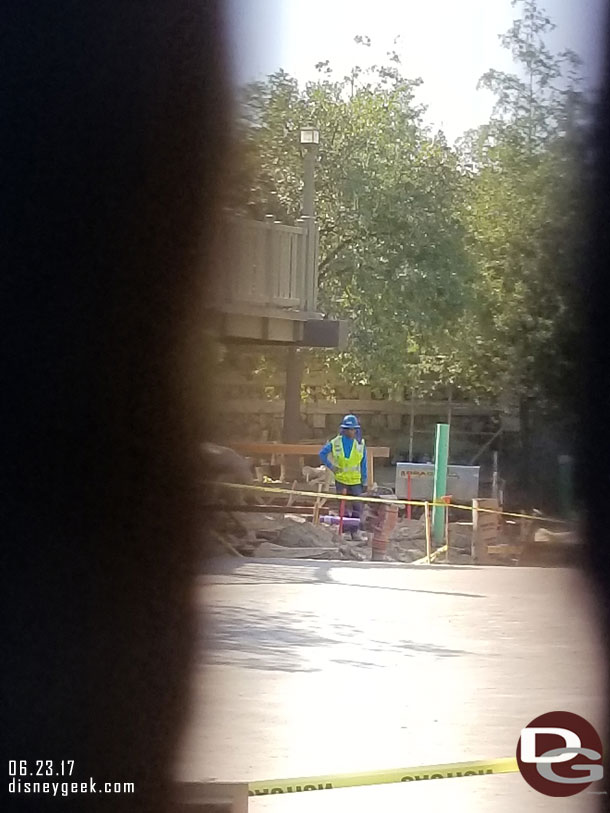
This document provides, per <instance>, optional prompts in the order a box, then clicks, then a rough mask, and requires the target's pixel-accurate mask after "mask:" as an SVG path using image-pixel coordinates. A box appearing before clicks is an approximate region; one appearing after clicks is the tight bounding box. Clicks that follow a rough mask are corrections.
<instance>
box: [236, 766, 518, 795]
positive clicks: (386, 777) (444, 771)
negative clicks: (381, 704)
mask: <svg viewBox="0 0 610 813" xmlns="http://www.w3.org/2000/svg"><path fill="white" fill-rule="evenodd" d="M518 770H519V766H518V765H517V760H516V759H515V758H514V757H506V758H504V759H492V760H485V761H480V762H450V763H447V764H444V765H423V766H421V767H415V768H393V769H392V770H387V771H372V772H370V773H349V774H338V775H336V776H333V775H328V776H301V777H297V778H294V779H272V780H264V781H258V782H249V783H248V793H249V795H250V796H266V795H267V794H275V793H302V792H305V791H311V790H332V789H333V788H352V787H358V786H361V785H389V784H393V783H397V782H413V781H415V782H417V781H422V780H424V781H425V780H429V779H456V778H458V777H463V776H485V775H486V774H495V773H516V772H517V771H518Z"/></svg>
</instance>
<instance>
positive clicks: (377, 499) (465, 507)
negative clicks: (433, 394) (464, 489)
mask: <svg viewBox="0 0 610 813" xmlns="http://www.w3.org/2000/svg"><path fill="white" fill-rule="evenodd" d="M208 485H214V486H223V487H224V488H236V489H241V490H244V491H263V492H267V493H269V494H286V495H292V496H293V497H309V498H310V499H318V498H319V499H326V500H347V501H352V502H364V503H377V504H381V505H419V506H424V505H429V506H430V507H431V508H434V507H435V506H438V507H439V508H458V509H459V510H460V511H472V510H473V509H472V505H460V504H459V503H454V502H445V501H444V500H402V499H398V498H395V499H391V500H390V499H384V498H383V497H364V496H362V497H354V496H352V495H351V494H329V493H326V492H323V491H296V490H293V489H291V488H270V487H269V486H255V485H245V484H243V483H217V482H214V483H208ZM227 507H229V506H227ZM233 510H235V508H233ZM477 510H478V511H480V512H481V513H485V514H499V515H501V516H503V517H516V518H517V519H533V520H536V521H538V522H555V523H559V524H561V525H570V524H571V523H570V522H568V521H567V520H565V519H556V518H555V517H543V516H540V517H538V516H535V515H533V514H518V513H514V512H512V511H498V510H496V509H495V508H478V509H477Z"/></svg>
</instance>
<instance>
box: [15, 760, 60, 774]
mask: <svg viewBox="0 0 610 813" xmlns="http://www.w3.org/2000/svg"><path fill="white" fill-rule="evenodd" d="M73 771H74V760H73V759H61V760H54V759H32V760H28V759H9V762H8V775H9V776H72V772H73Z"/></svg>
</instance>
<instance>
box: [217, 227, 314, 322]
mask: <svg viewBox="0 0 610 813" xmlns="http://www.w3.org/2000/svg"><path fill="white" fill-rule="evenodd" d="M220 228H221V234H220V239H219V268H218V272H217V274H216V279H215V290H214V304H215V305H216V306H219V307H222V306H223V305H245V304H248V305H252V304H254V305H261V306H264V307H267V308H269V307H271V308H278V309H282V308H284V309H293V310H299V311H308V312H314V311H315V309H316V299H317V287H318V283H317V270H318V226H317V224H316V222H315V220H314V219H313V218H311V217H303V218H301V219H300V220H299V221H297V224H296V225H295V226H285V225H283V224H282V223H278V222H276V221H275V220H274V218H273V215H269V216H267V218H265V220H264V221H260V220H250V219H248V218H247V217H239V216H227V217H225V218H224V219H223V221H222V224H221V227H220Z"/></svg>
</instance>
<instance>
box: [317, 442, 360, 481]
mask: <svg viewBox="0 0 610 813" xmlns="http://www.w3.org/2000/svg"><path fill="white" fill-rule="evenodd" d="M342 440H343V453H344V454H345V456H346V457H349V456H350V454H351V453H352V446H353V444H354V439H353V438H348V437H347V435H343V437H342ZM331 453H332V444H331V443H327V444H326V445H325V446H323V447H322V448H321V449H320V460H321V461H322V463H324V465H325V466H326V468H327V469H330V468H331V466H332V465H333V464H332V463H331V462H330V460H329V459H328V455H329V454H331ZM360 474H361V476H362V484H363V485H366V483H367V480H368V472H367V468H366V450H365V453H364V455H363V457H362V462H361V463H360Z"/></svg>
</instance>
